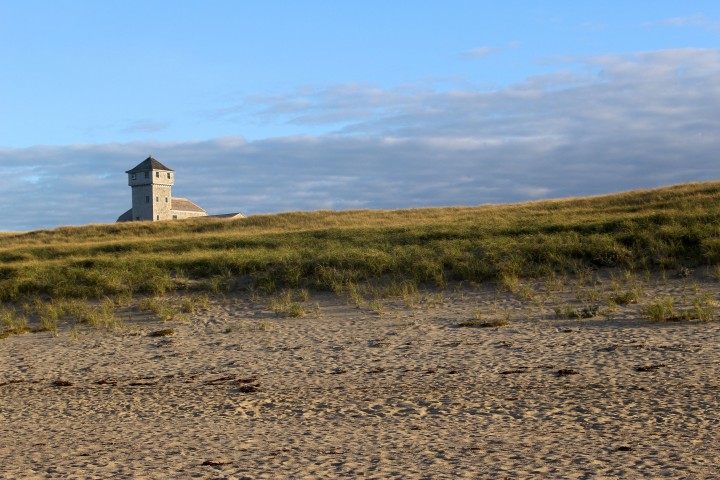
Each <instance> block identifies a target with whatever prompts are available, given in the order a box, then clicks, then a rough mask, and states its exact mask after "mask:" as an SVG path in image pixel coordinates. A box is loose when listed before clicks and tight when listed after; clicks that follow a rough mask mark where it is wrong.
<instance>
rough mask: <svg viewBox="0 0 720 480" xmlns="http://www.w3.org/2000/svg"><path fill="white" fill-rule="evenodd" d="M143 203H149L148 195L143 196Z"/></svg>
mask: <svg viewBox="0 0 720 480" xmlns="http://www.w3.org/2000/svg"><path fill="white" fill-rule="evenodd" d="M145 203H150V195H145Z"/></svg>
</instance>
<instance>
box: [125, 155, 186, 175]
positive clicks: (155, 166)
mask: <svg viewBox="0 0 720 480" xmlns="http://www.w3.org/2000/svg"><path fill="white" fill-rule="evenodd" d="M150 170H166V171H168V172H174V171H175V170H173V169H172V168H168V167H166V166H165V165H163V164H162V163H160V162H158V161H157V160H156V159H154V158H153V157H148V158H146V159H145V160H143V161H142V162H140V163H138V164H137V166H136V167H135V168H133V169H132V170H128V171H127V172H125V173H134V172H149V171H150Z"/></svg>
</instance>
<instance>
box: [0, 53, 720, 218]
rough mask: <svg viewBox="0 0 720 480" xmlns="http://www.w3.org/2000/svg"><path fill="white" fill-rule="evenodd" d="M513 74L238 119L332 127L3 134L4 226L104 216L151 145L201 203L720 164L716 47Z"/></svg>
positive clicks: (388, 197) (332, 205)
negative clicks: (33, 142) (122, 138)
mask: <svg viewBox="0 0 720 480" xmlns="http://www.w3.org/2000/svg"><path fill="white" fill-rule="evenodd" d="M552 62H554V64H555V65H556V68H555V70H554V71H553V72H552V73H549V74H544V75H540V76H536V77H531V78H528V79H526V80H525V81H523V82H521V83H518V84H516V85H513V86H510V87H508V88H503V89H498V90H494V91H487V90H486V89H484V88H479V87H478V88H477V89H472V88H467V87H465V88H462V89H455V90H448V89H438V88H432V87H430V86H408V87H403V88H395V89H384V88H382V87H380V86H377V85H368V84H348V85H333V86H328V87H324V88H318V89H304V90H302V91H298V92H294V93H288V94H286V95H282V96H275V97H262V98H260V97H254V98H248V99H247V101H246V102H244V103H243V104H242V105H237V106H233V105H229V106H228V107H227V108H226V109H224V110H223V111H220V112H216V114H217V115H218V116H221V117H227V119H228V121H232V120H233V118H234V116H236V115H239V114H240V113H241V112H244V113H245V114H247V112H248V111H252V112H254V114H255V115H256V117H257V118H258V119H261V120H262V121H266V122H278V123H282V122H288V123H293V124H297V125H307V126H308V127H315V126H324V127H327V128H328V129H329V131H330V132H329V133H326V134H322V135H307V136H299V137H284V138H269V139H264V140H258V141H252V142H246V141H245V140H244V139H243V138H242V137H240V136H237V137H224V138H216V139H211V140H207V141H193V142H162V143H161V142H155V143H153V142H143V143H127V144H103V145H68V146H37V147H32V148H25V149H1V148H0V174H1V175H2V177H3V179H4V182H3V183H2V186H0V203H2V206H3V207H4V208H3V212H4V213H5V215H3V217H2V220H1V221H0V230H27V229H37V228H50V227H55V226H59V225H68V224H73V225H78V224H85V223H96V222H112V221H114V220H115V218H116V217H117V216H118V215H120V214H121V213H122V212H124V211H125V210H126V209H127V208H129V206H130V188H129V187H128V186H127V181H126V180H127V179H126V176H125V174H124V171H125V170H128V169H129V168H132V167H133V166H135V165H136V164H137V163H139V162H140V161H142V160H143V159H144V158H146V157H147V156H148V155H150V154H152V155H153V156H155V157H156V158H158V159H159V160H160V161H162V162H163V163H165V164H166V165H168V166H169V167H170V168H173V169H174V170H176V172H177V177H176V186H175V188H174V190H173V193H174V194H175V195H177V196H184V197H188V198H191V199H192V200H194V201H196V202H197V203H198V204H199V205H201V206H203V207H204V208H205V209H206V210H208V211H209V212H210V213H225V212H234V211H243V212H245V213H247V214H253V213H264V212H278V211H287V210H315V209H349V208H408V207H419V206H442V205H478V204H485V203H503V202H517V201H527V200H533V199H538V198H550V197H564V196H578V195H593V194H599V193H607V192H616V191H622V190H628V189H634V188H649V187H655V186H660V185H667V184H673V183H681V182H688V181H704V180H713V179H718V178H720V162H718V153H717V152H718V151H720V139H718V136H717V132H718V131H720V117H719V116H718V115H717V112H718V111H720V83H718V82H717V78H718V74H720V50H699V49H679V50H666V51H656V52H644V53H637V54H633V55H603V56H594V57H572V58H558V59H553V60H552Z"/></svg>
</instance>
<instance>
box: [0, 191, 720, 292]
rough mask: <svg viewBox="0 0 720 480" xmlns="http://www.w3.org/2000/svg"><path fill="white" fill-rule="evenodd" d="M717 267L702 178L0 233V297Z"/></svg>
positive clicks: (718, 202) (713, 204)
mask: <svg viewBox="0 0 720 480" xmlns="http://www.w3.org/2000/svg"><path fill="white" fill-rule="evenodd" d="M718 264H720V182H708V183H698V184H686V185H679V186H674V187H666V188H661V189H655V190H646V191H634V192H628V193H622V194H616V195H607V196H599V197H588V198H577V199H566V200H549V201H539V202H532V203H524V204H512V205H498V206H482V207H449V208H424V209H412V210H394V211H377V210H375V211H371V210H358V211H318V212H296V213H285V214H278V215H257V216H251V217H248V218H244V219H237V220H222V219H195V220H185V221H168V222H137V223H127V224H107V225H89V226H85V227H62V228H57V229H54V230H40V231H34V232H27V233H18V234H3V235H0V301H1V302H17V301H22V300H23V299H24V298H31V297H33V298H34V297H37V296H42V298H46V299H65V298H79V299H92V298H98V299H100V298H105V297H117V296H123V295H125V296H131V295H133V294H136V293H139V294H146V295H152V296H160V295H163V294H165V293H167V292H170V291H174V290H179V289H197V290H202V291H206V292H211V293H222V292H225V291H228V290H230V289H233V288H250V289H254V290H256V291H258V292H261V293H263V294H275V293H276V292H282V291H283V290H284V289H293V288H304V289H311V290H317V289H320V290H330V291H336V292H342V291H346V290H347V288H348V286H349V285H355V284H358V283H359V282H368V281H375V280H378V279H390V280H391V281H393V282H395V283H396V284H405V285H421V284H428V283H429V284H433V285H438V286H440V287H444V286H446V285H447V282H449V281H471V282H482V281H487V280H501V281H502V282H503V284H505V285H508V288H511V287H512V286H513V285H514V284H515V282H516V279H518V278H523V277H546V278H551V277H552V276H553V275H556V274H558V273H561V274H566V273H567V274H577V273H578V272H583V271H587V270H588V269H593V268H598V267H621V268H624V269H629V270H635V269H658V268H659V269H673V268H680V267H681V266H686V267H693V268H694V267H697V266H700V265H709V266H715V265H718ZM718 271H720V270H718ZM402 282H404V283H402ZM412 288H415V287H412ZM628 301H632V299H629V300H628Z"/></svg>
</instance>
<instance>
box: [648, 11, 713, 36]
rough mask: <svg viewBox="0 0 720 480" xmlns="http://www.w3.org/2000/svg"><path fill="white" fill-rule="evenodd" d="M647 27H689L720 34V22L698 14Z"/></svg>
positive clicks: (651, 24)
mask: <svg viewBox="0 0 720 480" xmlns="http://www.w3.org/2000/svg"><path fill="white" fill-rule="evenodd" d="M645 26H646V27H656V26H664V27H687V28H700V29H703V30H708V31H710V32H720V21H718V20H713V19H711V18H709V17H708V16H707V15H705V14H703V13H696V14H694V15H686V16H682V17H672V18H666V19H662V20H657V21H654V22H647V23H645Z"/></svg>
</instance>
